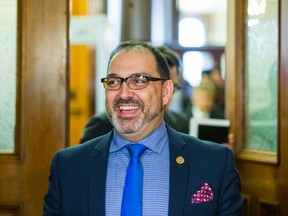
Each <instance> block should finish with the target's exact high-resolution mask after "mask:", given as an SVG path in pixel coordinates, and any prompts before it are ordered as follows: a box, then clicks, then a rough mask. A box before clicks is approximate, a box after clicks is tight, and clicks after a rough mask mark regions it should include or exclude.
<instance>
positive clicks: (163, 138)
mask: <svg viewBox="0 0 288 216" xmlns="http://www.w3.org/2000/svg"><path fill="white" fill-rule="evenodd" d="M167 141H168V134H167V129H166V127H165V122H164V121H162V123H161V124H160V125H159V127H158V128H157V129H156V130H154V131H153V132H152V133H151V134H149V135H148V136H147V137H145V138H144V139H142V140H140V141H139V142H137V143H139V144H143V145H145V146H146V147H147V148H149V149H150V150H152V151H153V152H156V153H159V154H161V152H162V151H163V148H164V146H165V144H166V143H167ZM127 144H131V142H130V141H128V140H126V139H124V138H123V137H122V136H120V134H119V133H117V131H116V130H115V129H114V131H113V138H112V143H111V146H110V152H115V151H118V150H120V149H122V148H124V147H125V146H126V145H127Z"/></svg>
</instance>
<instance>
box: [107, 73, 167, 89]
mask: <svg viewBox="0 0 288 216" xmlns="http://www.w3.org/2000/svg"><path fill="white" fill-rule="evenodd" d="M166 80H167V79H162V78H157V77H151V76H146V75H141V74H135V75H132V76H129V77H126V78H122V77H113V76H111V77H105V78H102V79H101V82H102V83H103V85H104V88H105V89H107V90H109V91H116V90H119V89H120V87H121V85H122V83H123V82H125V83H126V84H127V85H128V87H129V88H130V89H132V90H139V89H143V88H146V87H147V86H148V82H150V81H151V82H155V81H166Z"/></svg>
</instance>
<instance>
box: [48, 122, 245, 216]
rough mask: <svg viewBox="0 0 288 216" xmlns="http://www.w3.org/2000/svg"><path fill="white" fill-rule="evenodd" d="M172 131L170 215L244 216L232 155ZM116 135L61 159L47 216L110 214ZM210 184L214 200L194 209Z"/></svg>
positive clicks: (71, 151)
mask: <svg viewBox="0 0 288 216" xmlns="http://www.w3.org/2000/svg"><path fill="white" fill-rule="evenodd" d="M166 127H167V130H168V136H169V147H170V197H169V200H170V201H169V202H170V203H169V215H171V216H181V215H197V216H198V215H207V216H208V215H209V216H211V215H223V216H224V215H225V216H226V215H231V216H238V215H239V216H240V215H243V214H242V210H241V209H242V204H243V197H242V196H241V195H240V179H239V175H238V172H237V170H236V169H235V168H234V158H233V154H232V152H231V150H230V149H228V148H227V147H224V146H222V145H220V144H215V143H211V142H203V141H201V140H199V139H196V138H194V137H191V136H189V135H186V134H182V133H179V132H177V131H175V130H174V129H172V128H170V127H169V126H168V125H166ZM112 133H113V132H112V131H111V132H110V133H108V134H106V135H104V136H101V137H98V138H95V139H93V140H90V141H88V142H86V143H84V144H82V145H78V146H75V147H70V148H66V149H63V150H60V151H59V152H57V153H56V154H55V156H54V158H53V162H52V164H51V173H50V178H49V179H50V182H49V186H48V192H47V194H46V195H45V198H44V206H43V216H51V215H62V216H76V215H77V216H80V215H81V216H88V215H89V216H94V215H95V216H96V215H97V216H98V215H99V216H102V215H105V182H106V170H107V160H108V153H109V146H110V143H111V139H112ZM179 156H182V157H183V158H184V160H185V162H184V163H183V164H179V163H177V162H176V158H177V157H179ZM204 183H208V184H209V185H210V186H211V188H212V190H213V192H214V199H213V201H210V202H203V203H196V204H190V203H189V202H190V198H191V196H192V195H193V194H195V193H196V192H197V191H198V190H199V189H200V188H201V186H202V185H203V184H204Z"/></svg>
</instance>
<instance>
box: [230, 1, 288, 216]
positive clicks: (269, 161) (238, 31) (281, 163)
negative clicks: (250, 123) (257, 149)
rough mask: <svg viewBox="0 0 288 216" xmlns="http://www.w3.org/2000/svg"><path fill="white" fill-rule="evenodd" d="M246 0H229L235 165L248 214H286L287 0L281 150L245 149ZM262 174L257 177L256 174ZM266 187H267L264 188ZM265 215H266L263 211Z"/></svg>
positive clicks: (284, 6)
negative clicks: (267, 151) (253, 152)
mask: <svg viewBox="0 0 288 216" xmlns="http://www.w3.org/2000/svg"><path fill="white" fill-rule="evenodd" d="M246 3H247V1H246V0H232V1H228V7H229V9H228V41H227V47H226V59H227V79H226V80H227V89H229V90H228V91H227V94H226V101H229V103H226V104H227V111H228V117H229V119H231V123H232V124H231V126H232V127H231V129H232V132H233V133H234V134H235V136H236V137H235V138H236V164H237V168H238V170H239V172H240V176H241V180H242V191H243V193H244V194H247V196H246V202H245V207H246V211H247V214H246V215H262V214H264V212H266V213H267V214H268V213H269V214H270V213H271V214H273V215H281V216H284V215H287V214H288V205H287V204H288V202H287V199H285V197H287V196H288V183H287V182H288V158H287V152H288V146H287V143H288V134H287V131H288V102H287V98H288V59H287V56H288V52H287V50H288V37H287V35H288V27H287V26H288V19H287V17H288V12H287V11H288V0H279V30H280V31H279V38H278V39H279V67H278V68H279V79H278V86H279V89H278V90H279V92H278V93H279V95H278V116H279V118H278V152H277V156H275V154H270V155H269V153H268V154H262V153H261V154H260V153H258V154H256V155H257V157H255V154H250V155H249V152H248V151H245V150H244V151H243V149H242V147H243V141H244V139H243V135H244V130H243V125H244V124H243V103H244V100H243V91H244V89H243V86H244V85H243V83H244V80H243V71H244V67H243V66H244V25H243V17H244V13H245V11H244V8H245V4H246ZM259 171H261V173H260V174H259V176H258V177H255V175H253V173H257V172H258V173H259ZM263 188H265V189H264V190H263ZM264 215H265V214H264Z"/></svg>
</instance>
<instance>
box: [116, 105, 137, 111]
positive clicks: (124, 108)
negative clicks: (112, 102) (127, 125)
mask: <svg viewBox="0 0 288 216" xmlns="http://www.w3.org/2000/svg"><path fill="white" fill-rule="evenodd" d="M119 109H120V111H130V110H138V109H139V107H138V106H120V107H119Z"/></svg>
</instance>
